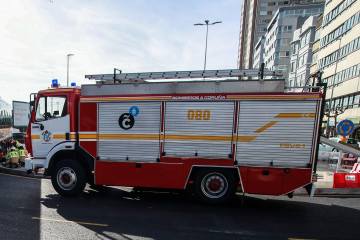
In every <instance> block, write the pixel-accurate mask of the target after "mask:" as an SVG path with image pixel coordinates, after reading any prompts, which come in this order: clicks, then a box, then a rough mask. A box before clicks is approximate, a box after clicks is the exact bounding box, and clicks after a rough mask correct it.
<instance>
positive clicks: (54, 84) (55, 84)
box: [51, 79, 59, 88]
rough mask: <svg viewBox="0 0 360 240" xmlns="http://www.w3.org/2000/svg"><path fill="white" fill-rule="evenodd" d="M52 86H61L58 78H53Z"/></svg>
mask: <svg viewBox="0 0 360 240" xmlns="http://www.w3.org/2000/svg"><path fill="white" fill-rule="evenodd" d="M51 87H53V88H55V87H59V84H58V80H57V79H53V80H52V84H51Z"/></svg>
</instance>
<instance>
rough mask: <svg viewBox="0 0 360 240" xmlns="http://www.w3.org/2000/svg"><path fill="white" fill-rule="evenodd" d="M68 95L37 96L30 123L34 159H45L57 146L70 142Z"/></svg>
mask: <svg viewBox="0 0 360 240" xmlns="http://www.w3.org/2000/svg"><path fill="white" fill-rule="evenodd" d="M68 97H69V96H68V94H62V95H58V96H57V95H51V96H39V98H38V102H37V106H36V109H35V116H34V117H33V118H32V123H31V143H32V148H33V157H34V158H46V156H47V154H48V153H49V151H50V150H51V149H52V148H53V147H54V146H56V145H57V144H59V143H61V142H64V141H67V140H70V115H69V114H68Z"/></svg>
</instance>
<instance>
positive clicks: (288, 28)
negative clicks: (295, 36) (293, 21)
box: [283, 25, 292, 33]
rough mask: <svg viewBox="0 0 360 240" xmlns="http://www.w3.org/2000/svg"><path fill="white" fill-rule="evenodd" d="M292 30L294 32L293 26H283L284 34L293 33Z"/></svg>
mask: <svg viewBox="0 0 360 240" xmlns="http://www.w3.org/2000/svg"><path fill="white" fill-rule="evenodd" d="M291 30H292V26H291V25H289V26H283V32H284V33H289V32H291Z"/></svg>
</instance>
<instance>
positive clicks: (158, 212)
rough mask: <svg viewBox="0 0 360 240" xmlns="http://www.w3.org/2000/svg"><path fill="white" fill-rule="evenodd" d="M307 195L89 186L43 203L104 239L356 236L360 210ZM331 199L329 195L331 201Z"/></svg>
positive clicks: (46, 199)
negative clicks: (222, 196) (208, 199)
mask: <svg viewBox="0 0 360 240" xmlns="http://www.w3.org/2000/svg"><path fill="white" fill-rule="evenodd" d="M304 199H307V198H303V197H295V198H294V199H291V200H290V199H287V198H283V197H278V198H273V199H268V198H266V197H264V196H246V197H245V199H244V200H245V201H244V202H245V204H244V205H243V206H242V205H241V197H240V196H237V197H236V198H235V199H234V200H233V201H232V202H230V203H228V204H226V205H221V206H213V205H204V204H201V203H199V202H198V201H197V200H195V198H194V197H193V196H192V195H191V194H189V193H187V192H155V191H149V190H147V191H143V192H139V193H136V194H135V193H134V192H131V191H130V190H129V191H128V190H122V189H120V188H112V187H104V188H103V189H101V190H100V191H97V190H93V189H87V191H85V192H84V193H83V194H81V195H80V196H79V197H77V198H66V197H62V196H60V195H57V194H56V195H55V194H54V195H47V196H46V198H43V199H41V203H42V204H43V205H45V206H46V207H48V208H53V209H56V210H57V213H58V214H59V215H61V216H62V217H63V218H65V219H67V220H69V221H75V222H89V223H97V224H107V225H108V226H95V225H82V226H83V227H85V228H87V229H89V230H91V231H92V232H93V233H95V235H96V237H98V238H100V239H139V238H141V239H288V238H302V239H310V238H311V239H339V238H341V239H356V238H358V237H359V235H358V229H357V227H356V225H354V224H355V223H357V222H358V220H359V217H360V214H359V213H360V212H359V211H358V210H355V209H352V208H348V207H341V206H337V205H328V204H318V203H309V202H305V201H303V200H304ZM330 200H331V199H329V201H330Z"/></svg>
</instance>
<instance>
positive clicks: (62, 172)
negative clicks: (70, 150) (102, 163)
mask: <svg viewBox="0 0 360 240" xmlns="http://www.w3.org/2000/svg"><path fill="white" fill-rule="evenodd" d="M51 183H52V185H53V187H54V189H55V190H56V192H58V193H59V194H61V195H63V196H76V195H78V194H80V193H81V192H82V191H83V190H84V188H85V185H86V174H85V170H84V168H83V166H82V165H81V164H80V163H79V162H77V161H76V160H74V159H64V160H61V161H60V162H58V163H57V164H56V165H55V168H54V170H53V171H52V175H51Z"/></svg>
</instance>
